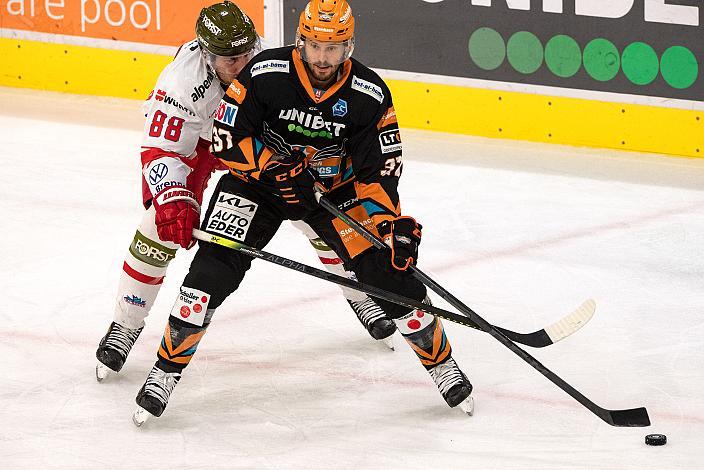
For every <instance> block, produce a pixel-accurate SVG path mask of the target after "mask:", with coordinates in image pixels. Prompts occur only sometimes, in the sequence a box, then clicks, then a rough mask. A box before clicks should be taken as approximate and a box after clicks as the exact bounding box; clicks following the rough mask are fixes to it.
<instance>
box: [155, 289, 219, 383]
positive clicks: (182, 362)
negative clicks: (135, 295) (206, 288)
mask: <svg viewBox="0 0 704 470" xmlns="http://www.w3.org/2000/svg"><path fill="white" fill-rule="evenodd" d="M209 300H210V295H209V294H207V293H205V292H202V291H199V290H197V289H193V288H190V287H181V291H180V293H179V296H178V300H177V301H176V303H175V304H174V306H173V308H172V309H171V315H170V316H169V322H168V323H167V325H166V330H165V331H164V336H163V338H162V340H161V344H160V345H159V351H158V352H157V357H158V358H159V361H158V365H159V367H160V368H161V369H162V370H164V371H167V372H174V371H179V372H180V371H182V370H183V369H184V368H185V367H186V366H187V365H188V363H189V362H191V358H192V357H193V355H194V354H195V352H196V349H197V348H198V344H199V343H200V340H201V338H202V337H203V335H205V331H206V329H207V328H208V325H210V320H211V318H212V316H213V313H215V310H214V309H211V310H208V301H209Z"/></svg>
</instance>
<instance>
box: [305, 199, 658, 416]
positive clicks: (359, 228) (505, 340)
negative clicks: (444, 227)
mask: <svg viewBox="0 0 704 470" xmlns="http://www.w3.org/2000/svg"><path fill="white" fill-rule="evenodd" d="M316 198H317V199H318V203H319V204H320V205H321V206H322V207H323V208H324V209H326V210H327V211H328V212H330V213H331V214H332V215H334V216H335V217H337V218H338V219H340V220H341V221H343V222H345V223H346V224H347V225H349V226H350V227H352V228H353V229H354V230H355V231H356V232H357V233H358V234H359V235H361V236H362V237H364V238H365V239H366V240H368V241H369V242H370V243H371V244H372V245H374V246H375V247H377V248H379V249H381V250H388V249H389V247H388V246H387V245H386V244H385V243H384V242H383V241H382V240H381V239H380V238H379V237H378V236H376V234H374V233H372V232H371V231H369V229H367V228H366V227H365V226H364V225H362V224H361V223H359V222H358V221H357V220H355V219H353V218H352V217H350V216H349V215H347V214H346V213H345V212H344V211H342V210H340V209H339V208H338V207H337V206H336V205H335V204H333V203H332V202H330V201H329V200H328V199H327V198H326V197H325V196H324V195H323V194H322V193H321V192H319V191H318V192H317V193H316ZM409 270H410V271H411V272H412V273H413V275H414V276H415V277H416V279H418V280H419V281H421V282H422V283H423V284H425V285H426V286H427V287H428V288H430V289H431V290H432V291H433V292H435V293H436V294H438V295H439V296H440V297H442V298H443V299H445V300H446V301H447V302H449V304H450V305H452V306H453V307H455V308H456V309H457V310H459V311H460V313H463V314H464V315H466V316H468V317H469V318H470V319H471V320H472V322H474V323H475V324H476V325H477V326H478V327H479V328H481V329H482V331H485V332H487V333H489V334H490V335H491V336H493V337H494V338H495V339H496V340H497V341H499V342H500V343H501V344H503V345H504V346H506V347H507V348H508V349H510V350H511V351H512V352H513V353H514V354H516V355H517V356H518V357H520V358H521V359H523V360H524V361H525V362H526V363H528V364H529V365H530V366H531V367H533V368H534V369H535V370H537V371H538V372H540V373H541V374H543V376H545V377H546V378H547V379H548V380H550V381H551V382H552V383H554V384H555V385H557V386H558V387H559V388H561V389H562V390H563V391H564V392H565V393H567V394H568V395H569V396H571V397H572V398H574V399H575V400H577V401H578V402H579V403H580V404H582V406H584V407H585V408H587V409H588V410H589V411H591V412H592V413H594V414H595V415H596V416H598V417H599V418H601V419H602V420H603V421H604V422H605V423H608V424H610V425H612V426H648V425H650V419H648V414H647V411H645V408H635V409H633V410H615V411H610V410H605V409H604V408H602V407H600V406H599V405H597V404H596V403H594V402H593V401H591V400H590V399H589V398H587V397H585V396H584V395H583V394H582V393H581V392H579V390H577V389H575V388H574V387H573V386H571V385H570V384H568V383H567V382H565V381H564V380H563V379H562V378H561V377H560V376H558V375H557V374H555V373H554V372H553V371H551V370H550V369H548V368H547V367H545V366H544V365H543V364H541V363H540V361H538V360H537V359H536V358H534V357H533V356H531V355H530V354H528V353H527V352H526V351H524V350H523V349H521V348H520V347H519V346H518V345H517V344H516V343H514V342H513V341H512V340H511V339H510V338H509V337H508V336H507V335H505V334H504V333H503V332H502V331H500V330H499V329H497V328H496V327H494V326H493V325H492V324H491V323H489V322H488V321H486V320H485V319H484V318H482V317H481V316H480V315H479V314H478V313H476V312H475V311H474V310H472V309H471V308H469V307H468V306H467V305H465V304H464V303H463V302H462V301H461V300H459V299H458V298H457V297H455V296H454V295H452V294H451V293H450V292H448V291H447V289H445V288H444V287H442V286H441V285H440V284H438V283H437V282H435V281H434V280H433V279H431V278H430V277H429V276H428V275H426V274H425V273H423V271H421V270H420V269H418V267H416V266H414V265H411V266H410V268H409ZM638 410H642V411H640V412H639V411H638Z"/></svg>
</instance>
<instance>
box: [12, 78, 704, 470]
mask: <svg viewBox="0 0 704 470" xmlns="http://www.w3.org/2000/svg"><path fill="white" fill-rule="evenodd" d="M139 106H140V103H138V102H136V101H118V100H108V99H104V98H102V99H101V98H91V97H76V96H69V95H59V94H49V93H41V92H36V91H21V90H14V89H8V88H0V149H2V150H1V153H0V163H1V168H2V173H3V174H2V178H1V180H0V181H2V182H1V183H0V201H1V202H2V210H1V211H0V237H1V239H2V243H0V285H1V286H2V302H1V303H0V306H1V307H0V357H2V360H1V361H0V384H1V386H0V423H1V424H0V468H2V469H3V470H4V469H36V468H47V469H120V470H123V469H142V468H144V469H156V468H174V469H184V470H185V469H267V470H269V469H271V470H273V469H276V470H279V469H282V470H283V469H338V468H340V469H384V470H386V469H403V470H411V469H422V470H428V469H471V470H499V469H502V470H503V469H505V470H516V469H531V470H532V469H536V470H548V469H555V470H557V469H560V470H564V469H568V470H571V469H589V470H592V469H609V470H612V469H613V470H620V469H653V470H655V469H657V470H672V469H686V470H697V469H701V468H704V160H694V159H683V158H672V157H665V156H658V155H647V154H634V153H622V152H615V151H606V150H596V149H581V148H571V147H559V146H548V145H538V144H530V143H522V142H504V141H499V140H489V139H481V138H472V137H464V136H456V135H448V134H432V133H427V132H419V131H411V130H404V131H403V139H404V145H405V168H404V169H405V171H404V176H403V178H402V180H401V186H400V191H401V195H402V201H403V209H404V212H405V213H407V214H410V215H413V216H415V217H417V218H418V220H419V221H420V222H421V223H422V224H423V225H424V230H423V243H422V245H421V255H420V262H419V267H420V268H421V269H422V270H424V271H425V272H426V273H428V274H430V275H431V276H432V277H433V278H435V279H436V280H437V281H438V282H440V283H441V284H443V285H444V286H445V287H446V288H447V289H448V290H450V291H451V292H453V293H454V294H455V295H456V296H457V297H459V298H460V299H462V300H463V301H464V302H465V303H466V304H467V305H469V306H470V307H472V308H473V309H474V310H475V311H477V312H478V313H479V314H480V315H482V316H483V317H484V318H485V319H486V320H488V321H490V322H492V323H494V324H497V325H501V326H503V327H506V328H510V329H512V330H515V331H521V332H528V331H533V330H536V329H538V328H541V327H543V326H546V325H548V324H550V323H552V322H553V321H555V320H556V319H558V318H559V317H561V316H562V315H565V314H566V313H567V312H568V311H570V310H571V309H573V308H575V307H577V306H578V305H579V304H580V303H581V302H582V301H584V300H585V299H588V298H590V297H591V298H594V299H595V300H596V303H597V312H596V315H595V316H594V318H593V319H592V320H591V322H590V323H589V324H587V325H586V326H585V327H584V328H583V329H582V330H580V331H578V332H577V333H575V334H574V335H573V336H571V337H569V338H567V339H565V340H564V341H562V342H560V343H557V344H555V345H552V346H550V347H548V348H545V349H539V350H536V349H530V348H527V350H528V352H530V353H531V354H533V355H534V356H535V357H536V358H538V359H539V360H540V361H541V362H543V364H545V365H546V366H547V367H549V368H550V369H551V370H552V371H553V372H555V373H557V374H558V375H560V376H561V377H562V378H563V379H564V380H566V381H567V382H569V383H570V384H571V385H572V386H574V387H575V388H577V389H578V390H579V391H581V392H582V393H583V394H585V395H586V396H587V397H589V398H590V399H591V400H593V401H594V402H596V403H597V404H599V405H601V406H603V407H605V408H610V409H619V408H632V407H637V406H646V407H647V409H648V411H649V413H650V418H651V420H652V423H653V424H652V426H650V427H649V428H614V427H611V426H609V425H607V424H605V423H604V422H602V421H601V420H600V419H598V418H597V417H596V416H594V415H592V414H591V413H590V412H589V411H587V410H586V409H585V408H583V407H582V406H581V405H579V404H578V403H577V402H576V401H574V400H573V399H572V398H571V397H569V396H568V395H567V394H565V393H564V392H563V391H561V390H560V389H559V388H557V387H556V386H555V385H553V384H552V383H551V382H549V381H548V380H547V379H545V378H544V377H543V376H542V375H540V374H539V373H537V372H536V371H535V370H533V369H532V368H531V367H529V366H528V365H527V364H526V363H525V362H523V361H522V360H521V359H520V358H518V357H517V356H516V355H514V354H513V353H512V352H510V351H509V350H508V349H506V348H505V347H504V346H502V345H501V344H500V343H499V342H497V341H496V340H494V339H493V338H492V337H490V336H489V335H487V334H484V333H481V332H478V331H476V330H471V329H468V328H466V327H463V326H461V325H456V324H452V323H449V322H445V325H446V329H447V332H448V337H449V339H450V341H451V343H452V345H453V348H454V357H455V358H456V359H457V361H458V363H459V364H460V366H461V367H462V368H463V369H464V370H465V372H467V374H468V375H469V377H470V379H471V381H472V383H473V384H474V387H475V389H474V393H473V395H474V396H475V400H476V412H475V415H474V416H473V417H471V418H469V417H467V416H465V415H463V414H462V413H461V412H460V411H458V410H451V409H449V408H448V407H447V406H446V405H445V403H444V401H443V400H442V398H441V396H440V394H439V393H438V391H437V389H436V388H435V385H434V384H433V383H432V381H431V379H430V378H429V376H428V374H427V373H426V372H425V371H424V370H423V368H422V367H421V366H420V364H419V362H418V361H417V359H416V358H415V356H414V355H413V354H412V352H411V350H410V348H408V347H407V346H406V345H405V344H404V343H403V342H402V339H401V337H400V336H397V337H396V338H395V339H396V345H397V348H396V351H395V352H392V351H389V350H386V349H384V347H383V346H382V345H380V344H375V343H374V342H373V341H372V340H371V339H370V338H369V336H368V335H367V333H366V332H365V331H364V330H363V329H362V327H361V326H360V325H359V323H358V322H357V320H356V318H355V317H354V315H353V313H352V312H351V310H349V308H348V307H347V304H346V303H345V302H344V301H343V298H342V296H341V295H340V291H339V290H338V288H337V287H336V286H334V285H331V284H327V283H325V282H323V281H320V280H317V279H314V278H309V277H306V276H304V275H301V274H299V273H295V272H293V271H288V270H285V269H283V268H280V267H278V266H275V265H272V264H267V263H264V262H262V261H255V262H254V265H253V267H252V269H251V271H250V272H249V274H248V276H247V278H246V279H245V281H244V282H243V285H242V287H241V289H240V290H239V291H238V292H237V293H236V294H235V295H233V296H231V297H230V298H229V299H228V300H227V301H226V303H225V304H223V306H222V307H221V308H220V309H219V310H218V311H217V313H216V315H215V317H214V320H213V323H212V325H211V327H210V328H209V330H208V333H207V334H206V336H205V337H204V339H203V341H202V342H201V343H200V347H199V350H198V352H197V354H196V356H195V358H194V360H193V361H192V362H191V365H190V366H189V367H188V369H187V370H186V372H185V374H184V377H183V379H182V380H181V382H180V384H179V385H178V386H177V387H176V389H175V391H174V394H173V395H172V399H171V401H170V403H169V406H168V408H167V410H166V412H165V413H164V415H163V416H162V417H161V418H160V419H155V420H152V421H149V422H148V423H147V424H146V425H145V426H144V427H143V428H141V429H138V428H136V427H135V426H134V425H133V424H132V421H131V419H130V417H131V414H132V411H133V410H134V408H135V403H134V397H135V395H136V393H137V391H138V389H139V387H140V386H141V385H142V383H143V381H144V379H145V377H146V374H147V373H148V371H149V369H150V368H151V366H152V364H153V363H154V361H155V359H156V349H157V346H158V342H159V341H160V339H161V335H162V332H163V329H164V326H165V324H166V321H167V315H168V311H169V309H170V307H171V305H172V303H173V301H174V300H175V296H176V292H177V289H178V286H179V285H180V282H181V280H182V279H183V277H184V275H185V273H186V271H187V268H188V264H189V261H190V259H191V257H192V256H193V251H191V252H188V253H186V252H179V255H178V256H177V258H176V259H175V261H174V262H173V263H172V265H171V268H170V271H169V273H168V276H167V280H166V283H165V285H164V287H163V289H162V292H161V295H160V297H159V299H158V301H157V304H156V306H155V308H154V310H153V312H152V315H151V316H150V317H149V319H148V320H147V326H146V328H145V331H144V332H143V334H142V336H141V338H140V340H139V341H138V343H137V344H136V346H135V348H134V350H133V352H132V354H131V356H130V358H129V360H128V362H127V363H126V365H125V367H124V369H123V371H122V372H121V373H120V374H119V376H116V377H112V380H110V381H106V382H104V383H102V384H98V383H97V382H96V380H95V377H94V366H95V357H94V353H95V349H96V346H97V343H98V341H99V340H100V338H101V336H102V335H103V333H104V331H105V329H106V327H107V325H108V324H109V322H110V320H111V318H112V310H113V302H114V295H115V290H116V288H117V280H118V277H119V275H120V272H121V266H122V261H123V256H124V254H125V253H126V251H127V247H128V245H129V242H130V240H131V239H132V235H133V233H134V230H135V228H136V224H137V222H138V221H139V219H140V217H141V210H142V209H141V206H140V203H141V198H140V180H139V153H138V152H139V145H140V139H141V129H142V117H141V116H140V112H139ZM399 118H400V121H401V124H403V115H400V116H399ZM671 137H672V138H673V139H676V138H677V136H676V135H673V136H671ZM212 186H213V185H211V187H212ZM267 251H271V252H274V253H278V254H281V255H283V256H287V257H290V258H294V259H297V260H299V261H303V262H306V263H308V264H310V265H313V266H316V267H321V265H320V264H319V262H318V260H317V258H316V257H315V254H314V252H313V251H312V250H311V249H310V247H309V244H308V242H307V241H306V239H305V238H304V237H303V236H302V235H301V234H300V233H299V232H297V231H296V230H295V229H294V228H293V227H291V225H290V224H285V225H284V226H283V227H282V229H281V231H280V232H279V234H278V235H277V236H276V238H275V239H274V241H273V242H272V243H271V244H270V245H269V246H268V247H267ZM434 299H435V300H436V304H437V305H439V306H442V307H447V304H446V303H444V302H443V301H440V300H438V297H437V296H434ZM654 432H657V433H664V434H667V436H668V444H667V445H666V446H665V447H648V446H646V445H645V444H644V436H645V435H646V434H648V433H654Z"/></svg>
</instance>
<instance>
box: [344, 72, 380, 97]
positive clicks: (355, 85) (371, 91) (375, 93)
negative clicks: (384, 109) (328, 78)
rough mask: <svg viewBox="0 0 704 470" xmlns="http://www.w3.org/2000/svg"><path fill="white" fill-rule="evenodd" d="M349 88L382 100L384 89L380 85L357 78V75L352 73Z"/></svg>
mask: <svg viewBox="0 0 704 470" xmlns="http://www.w3.org/2000/svg"><path fill="white" fill-rule="evenodd" d="M350 88H352V89H353V90H357V91H359V92H362V93H364V94H366V95H369V96H371V97H372V98H374V99H375V100H377V101H378V102H379V103H383V102H384V91H383V90H382V89H381V87H380V86H379V85H375V84H374V83H372V82H370V81H368V80H364V79H363V78H359V77H358V76H357V75H352V84H351V85H350Z"/></svg>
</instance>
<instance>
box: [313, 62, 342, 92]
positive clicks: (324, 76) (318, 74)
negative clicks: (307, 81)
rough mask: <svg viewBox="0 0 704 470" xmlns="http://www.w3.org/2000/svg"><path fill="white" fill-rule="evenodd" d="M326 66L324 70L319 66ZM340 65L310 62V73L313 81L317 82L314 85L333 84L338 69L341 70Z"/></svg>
mask: <svg viewBox="0 0 704 470" xmlns="http://www.w3.org/2000/svg"><path fill="white" fill-rule="evenodd" d="M319 66H320V67H325V68H324V70H320V69H318V67H319ZM339 68H340V66H339V65H337V66H335V65H332V66H331V65H330V64H326V63H318V64H309V66H308V70H309V71H310V74H311V76H312V78H313V81H314V82H315V83H312V85H314V86H316V87H322V86H328V85H330V84H331V82H333V81H334V78H335V76H336V75H337V71H338V70H339Z"/></svg>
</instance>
